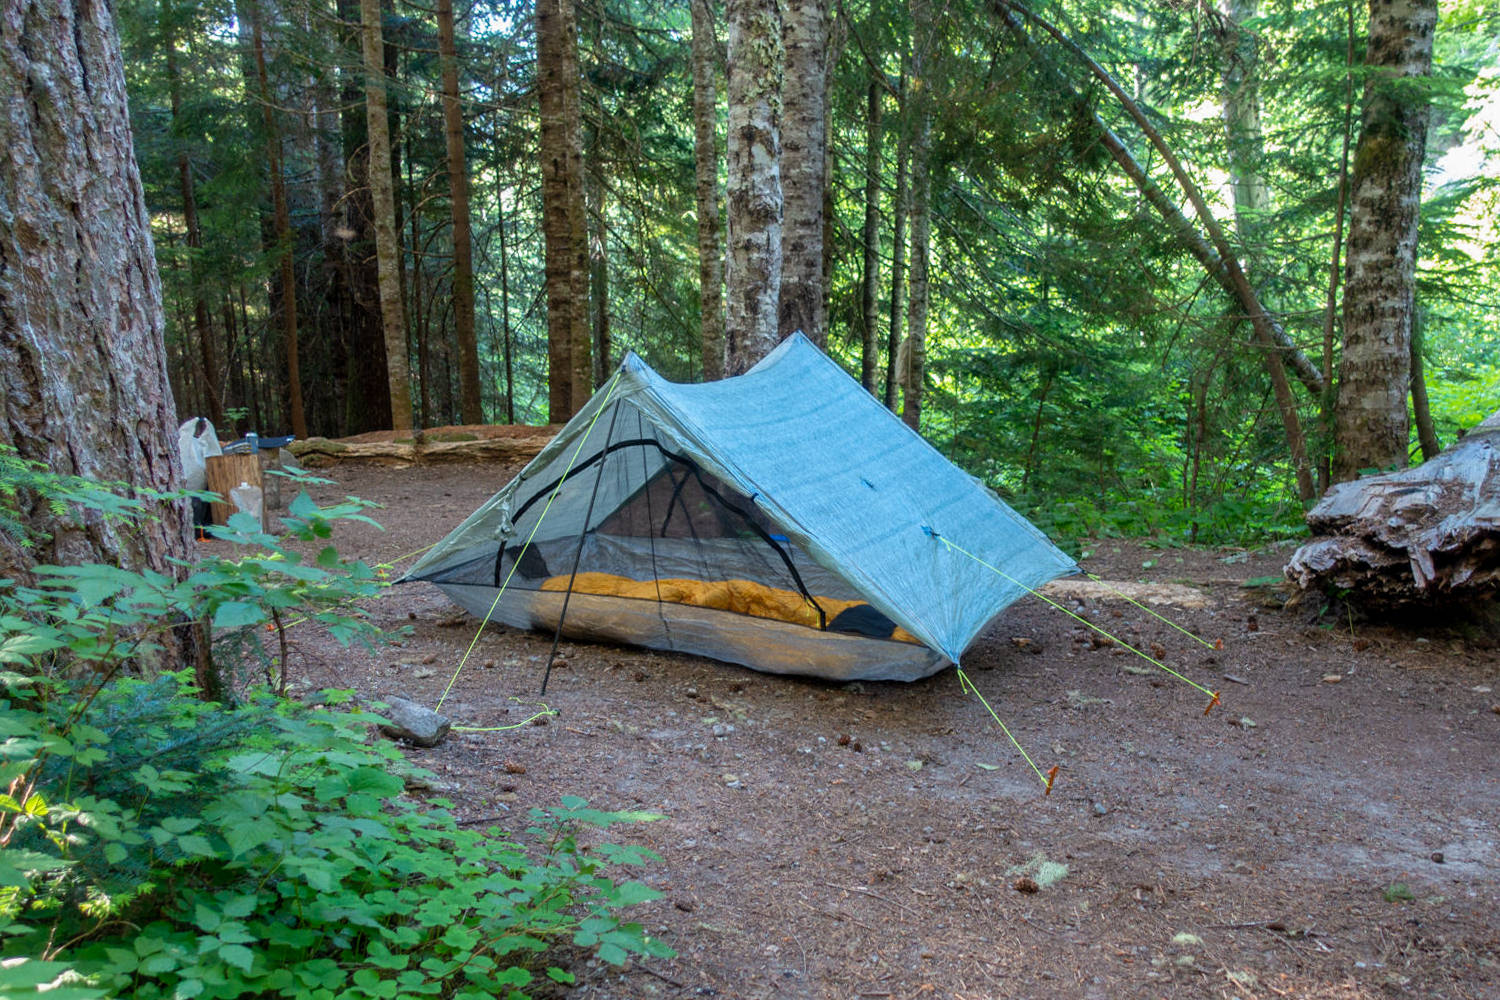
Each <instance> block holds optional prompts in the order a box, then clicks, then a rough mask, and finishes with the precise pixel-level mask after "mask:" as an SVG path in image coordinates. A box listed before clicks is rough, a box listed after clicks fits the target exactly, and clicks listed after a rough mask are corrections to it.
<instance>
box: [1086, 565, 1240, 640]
mask: <svg viewBox="0 0 1500 1000" xmlns="http://www.w3.org/2000/svg"><path fill="white" fill-rule="evenodd" d="M1083 575H1084V576H1086V577H1088V578H1089V579H1090V580H1093V581H1094V582H1095V583H1097V584H1098V585H1099V586H1101V587H1103V588H1104V589H1105V590H1107V591H1109V592H1110V593H1111V594H1114V595H1115V596H1116V597H1118V598H1120V599H1121V600H1122V601H1129V602H1130V603H1131V604H1134V605H1135V606H1136V607H1138V608H1140V609H1141V610H1142V611H1144V612H1146V614H1148V615H1150V616H1151V617H1152V618H1155V619H1158V620H1159V621H1163V622H1165V623H1166V624H1168V625H1170V626H1172V627H1173V628H1175V629H1176V630H1177V631H1179V632H1181V633H1182V634H1183V635H1185V636H1187V637H1188V638H1189V639H1191V640H1193V641H1194V642H1196V643H1199V644H1201V645H1204V646H1207V647H1208V648H1209V649H1223V648H1224V640H1223V639H1215V640H1214V641H1213V642H1209V641H1208V640H1207V639H1205V638H1203V637H1202V636H1201V635H1198V634H1197V633H1195V632H1190V631H1189V630H1187V629H1185V628H1183V627H1182V626H1181V625H1179V624H1177V623H1176V622H1174V621H1173V620H1172V619H1170V618H1168V617H1167V616H1166V615H1162V614H1158V613H1157V612H1155V611H1152V610H1151V609H1150V608H1148V607H1146V606H1145V605H1144V604H1142V603H1141V602H1140V601H1137V600H1136V599H1135V598H1133V597H1131V596H1130V595H1129V594H1127V593H1125V592H1124V591H1123V590H1116V589H1115V588H1114V587H1111V586H1110V585H1109V584H1108V583H1107V582H1106V581H1104V580H1101V579H1099V578H1098V577H1097V576H1095V575H1094V574H1092V573H1084V574H1083Z"/></svg>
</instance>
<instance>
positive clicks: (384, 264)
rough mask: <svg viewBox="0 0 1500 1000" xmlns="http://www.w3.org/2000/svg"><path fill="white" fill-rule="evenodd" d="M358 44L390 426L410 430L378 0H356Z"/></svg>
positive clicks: (398, 429) (399, 429) (408, 391)
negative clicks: (368, 149) (359, 43)
mask: <svg viewBox="0 0 1500 1000" xmlns="http://www.w3.org/2000/svg"><path fill="white" fill-rule="evenodd" d="M359 11H360V24H361V27H362V29H363V30H362V31H361V32H360V40H361V47H362V49H363V53H364V63H365V111H366V115H367V119H368V124H367V126H366V127H367V129H368V131H369V137H370V161H369V169H368V171H367V174H368V177H369V184H370V202H371V212H372V213H373V215H374V218H375V258H376V264H377V267H378V269H379V272H380V317H381V324H382V327H383V329H384V331H385V366H386V386H387V390H388V393H389V395H390V399H391V429H392V430H394V431H398V432H400V431H406V432H410V431H411V430H412V412H411V374H410V368H409V364H408V361H407V352H406V317H405V314H404V312H403V310H402V307H401V261H400V256H401V244H400V242H399V237H398V236H397V235H396V196H395V192H394V191H393V190H392V182H391V132H390V120H389V118H388V117H387V113H386V97H385V43H384V41H383V40H382V39H381V30H380V29H381V25H380V0H360V5H359Z"/></svg>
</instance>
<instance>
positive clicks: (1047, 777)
mask: <svg viewBox="0 0 1500 1000" xmlns="http://www.w3.org/2000/svg"><path fill="white" fill-rule="evenodd" d="M953 669H955V670H957V671H958V683H959V685H960V686H961V687H962V688H963V689H964V690H965V691H967V692H968V693H969V694H972V695H973V696H974V697H976V698H978V699H979V704H981V705H983V706H984V710H985V711H986V712H988V713H990V718H992V719H994V720H995V725H997V726H999V727H1000V731H1001V732H1002V733H1004V734H1005V737H1006V739H1008V740H1010V743H1011V746H1013V747H1015V748H1016V750H1017V751H1018V752H1019V753H1020V754H1021V759H1022V760H1024V761H1026V763H1028V764H1030V765H1031V769H1032V770H1033V771H1035V772H1036V776H1037V777H1038V778H1039V779H1040V780H1041V782H1042V788H1043V789H1044V791H1043V792H1042V794H1043V795H1051V794H1052V782H1054V781H1056V780H1057V765H1056V764H1054V765H1053V766H1052V769H1051V770H1050V771H1048V772H1047V773H1046V774H1043V773H1042V769H1041V768H1039V767H1037V766H1036V761H1034V760H1032V759H1031V754H1029V753H1027V752H1026V748H1025V747H1023V746H1021V741H1020V740H1018V739H1016V738H1015V736H1014V735H1012V733H1011V731H1010V727H1009V726H1007V725H1006V724H1005V723H1004V722H1003V721H1001V719H1000V716H999V715H998V714H996V712H995V710H994V709H993V708H991V707H990V703H989V701H988V700H987V699H986V698H985V696H984V695H982V694H980V693H979V689H978V688H977V687H975V686H974V682H973V681H971V680H969V675H968V674H966V673H964V668H963V667H960V666H956V665H955V666H954V668H953Z"/></svg>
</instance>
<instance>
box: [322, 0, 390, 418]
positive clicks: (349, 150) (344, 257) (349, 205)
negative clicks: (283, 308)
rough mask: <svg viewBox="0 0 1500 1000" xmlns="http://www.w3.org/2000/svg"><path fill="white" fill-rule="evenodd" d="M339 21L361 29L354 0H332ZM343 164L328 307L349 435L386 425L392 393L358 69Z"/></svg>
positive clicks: (351, 81)
mask: <svg viewBox="0 0 1500 1000" xmlns="http://www.w3.org/2000/svg"><path fill="white" fill-rule="evenodd" d="M337 2H338V14H339V23H340V25H347V26H348V29H349V30H351V32H352V33H351V34H350V35H349V36H348V44H350V45H353V46H358V45H360V44H362V43H361V41H360V38H361V36H362V34H363V28H362V27H361V25H360V10H359V0H337ZM340 101H341V111H340V122H341V133H342V134H341V136H340V138H341V141H342V144H343V161H344V168H343V170H342V172H341V183H342V184H344V185H347V186H348V188H349V190H348V193H347V194H346V195H345V196H344V199H343V203H342V211H343V225H342V227H341V228H342V232H341V233H339V234H338V235H339V244H340V245H339V248H338V251H337V253H336V255H335V260H336V261H337V271H338V276H339V281H338V288H337V290H336V295H335V298H334V302H333V308H335V309H337V310H338V311H339V314H340V316H341V317H342V319H343V329H344V340H343V341H342V343H341V344H340V345H339V346H340V348H341V349H342V353H343V368H344V376H345V382H344V384H345V400H344V416H343V423H344V426H345V427H346V428H347V432H348V433H350V434H357V433H361V432H364V431H374V430H383V429H385V428H388V427H390V426H391V395H390V385H389V378H390V377H389V374H388V372H387V370H386V360H385V328H384V327H383V326H382V324H381V318H380V266H379V263H378V261H377V255H376V253H375V210H374V208H373V207H372V202H371V199H370V186H369V183H368V178H369V173H370V143H369V115H368V113H367V111H366V109H365V106H364V89H363V86H362V84H361V81H360V79H359V74H357V73H346V74H344V86H343V89H342V92H341V95H340Z"/></svg>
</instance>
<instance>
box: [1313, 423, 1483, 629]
mask: <svg viewBox="0 0 1500 1000" xmlns="http://www.w3.org/2000/svg"><path fill="white" fill-rule="evenodd" d="M1307 524H1308V527H1309V528H1311V529H1312V532H1313V536H1314V537H1313V538H1312V540H1311V541H1309V542H1307V543H1306V544H1304V545H1303V546H1302V547H1301V548H1299V549H1298V550H1297V551H1296V552H1294V553H1293V554H1292V558H1291V560H1290V561H1289V562H1288V563H1287V565H1286V568H1285V573H1286V575H1287V578H1288V579H1290V580H1291V581H1292V582H1293V583H1295V584H1297V586H1298V587H1300V588H1302V589H1303V590H1318V591H1332V592H1335V593H1337V594H1339V595H1340V596H1346V597H1347V598H1348V599H1350V600H1352V601H1354V602H1356V603H1358V604H1361V605H1364V606H1367V607H1375V608H1396V607H1402V606H1433V605H1439V604H1468V603H1474V602H1478V601H1487V600H1491V599H1493V598H1494V596H1495V594H1496V593H1497V592H1500V412H1497V413H1494V414H1492V415H1490V417H1489V418H1487V419H1486V420H1485V421H1484V422H1482V423H1481V424H1479V425H1478V426H1477V427H1475V428H1474V429H1473V430H1472V431H1470V432H1469V433H1468V435H1467V436H1465V437H1463V438H1461V439H1459V440H1458V441H1457V442H1456V443H1455V444H1454V445H1453V446H1452V447H1450V448H1448V449H1447V450H1446V451H1444V452H1443V453H1442V454H1440V455H1438V456H1437V457H1435V458H1433V459H1431V460H1429V461H1426V462H1423V463H1422V464H1421V465H1418V466H1416V467H1414V468H1410V469H1402V470H1400V471H1397V472H1389V473H1384V474H1382V475H1378V476H1367V477H1365V478H1364V479H1357V480H1355V481H1353V482H1348V483H1340V484H1338V485H1337V486H1335V487H1333V489H1331V490H1329V491H1328V493H1327V495H1325V496H1324V497H1323V499H1322V500H1320V501H1319V502H1318V504H1317V506H1315V507H1314V508H1313V509H1312V510H1311V511H1309V512H1308V514H1307Z"/></svg>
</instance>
